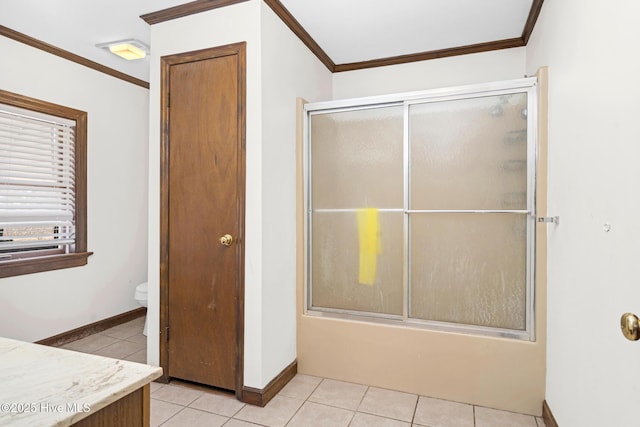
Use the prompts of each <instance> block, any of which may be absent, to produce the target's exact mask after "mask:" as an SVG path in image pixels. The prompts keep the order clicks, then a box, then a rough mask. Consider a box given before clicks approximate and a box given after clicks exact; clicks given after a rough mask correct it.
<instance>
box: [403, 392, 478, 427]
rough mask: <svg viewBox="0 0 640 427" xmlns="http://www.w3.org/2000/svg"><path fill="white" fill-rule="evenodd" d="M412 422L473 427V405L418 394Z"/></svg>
mask: <svg viewBox="0 0 640 427" xmlns="http://www.w3.org/2000/svg"><path fill="white" fill-rule="evenodd" d="M413 422H414V423H416V424H420V425H425V426H429V427H474V421H473V406H471V405H466V404H464V403H457V402H450V401H448V400H440V399H432V398H430V397H424V396H420V398H419V399H418V406H417V407H416V414H415V416H414V418H413Z"/></svg>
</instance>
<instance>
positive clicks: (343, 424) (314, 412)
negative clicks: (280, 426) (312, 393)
mask: <svg viewBox="0 0 640 427" xmlns="http://www.w3.org/2000/svg"><path fill="white" fill-rule="evenodd" d="M353 415H354V412H353V411H348V410H346V409H340V408H335V407H333V406H326V405H321V404H319V403H313V402H305V403H304V405H302V408H300V410H299V411H298V412H297V413H296V414H295V415H294V416H293V418H292V419H291V421H289V424H287V427H326V426H331V427H347V426H348V425H349V422H350V421H351V418H353Z"/></svg>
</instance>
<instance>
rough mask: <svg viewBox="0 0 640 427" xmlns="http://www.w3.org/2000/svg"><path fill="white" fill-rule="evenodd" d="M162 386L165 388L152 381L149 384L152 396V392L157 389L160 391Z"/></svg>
mask: <svg viewBox="0 0 640 427" xmlns="http://www.w3.org/2000/svg"><path fill="white" fill-rule="evenodd" d="M164 386H166V384H161V383H157V382H155V381H152V382H151V393H152V394H153V392H154V391H158V390H159V389H161V388H162V387H164Z"/></svg>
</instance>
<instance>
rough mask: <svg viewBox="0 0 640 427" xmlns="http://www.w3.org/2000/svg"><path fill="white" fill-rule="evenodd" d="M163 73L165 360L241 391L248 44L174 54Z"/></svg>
mask: <svg viewBox="0 0 640 427" xmlns="http://www.w3.org/2000/svg"><path fill="white" fill-rule="evenodd" d="M162 71H163V105H164V108H163V129H165V132H164V135H163V137H164V138H165V141H164V144H163V149H164V151H163V155H162V159H163V171H162V181H163V182H162V199H163V200H162V206H163V218H162V224H161V225H162V239H163V242H162V247H163V250H164V251H163V254H162V255H163V259H162V263H161V264H162V266H161V269H162V271H161V275H162V279H161V310H162V314H161V333H162V334H164V339H161V359H163V360H161V364H162V367H163V368H164V370H165V377H166V378H167V379H168V378H180V379H184V380H188V381H193V382H197V383H201V384H207V385H212V386H216V387H220V388H224V389H230V390H236V392H237V393H239V392H240V387H241V385H242V372H241V371H242V342H243V341H242V338H243V320H242V319H243V305H244V304H243V291H242V289H243V287H244V284H243V270H244V262H243V258H244V254H243V253H244V250H243V222H244V44H236V45H231V46H225V47H221V48H214V49H207V50H204V51H198V52H192V53H186V54H181V55H173V56H170V57H165V58H163V67H162ZM225 235H229V236H231V237H232V239H233V240H232V241H231V242H230V243H229V242H226V243H227V245H225V244H223V243H221V241H220V238H221V237H222V236H225ZM163 315H164V316H163ZM161 338H162V337H161ZM163 347H164V348H163ZM162 356H164V357H162Z"/></svg>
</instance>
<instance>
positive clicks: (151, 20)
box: [140, 0, 248, 25]
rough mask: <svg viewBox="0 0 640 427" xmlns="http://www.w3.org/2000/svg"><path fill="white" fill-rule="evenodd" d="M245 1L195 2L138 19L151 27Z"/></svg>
mask: <svg viewBox="0 0 640 427" xmlns="http://www.w3.org/2000/svg"><path fill="white" fill-rule="evenodd" d="M245 1H248V0H196V1H192V2H189V3H185V4H181V5H178V6H174V7H169V8H167V9H162V10H158V11H156V12H151V13H145V14H144V15H140V18H142V20H143V21H144V22H146V23H147V24H149V25H153V24H158V23H160V22H165V21H170V20H172V19H176V18H182V17H183V16H189V15H193V14H196V13H200V12H206V11H207V10H212V9H218V8H220V7H225V6H231V5H233V4H236V3H242V2H245Z"/></svg>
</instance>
